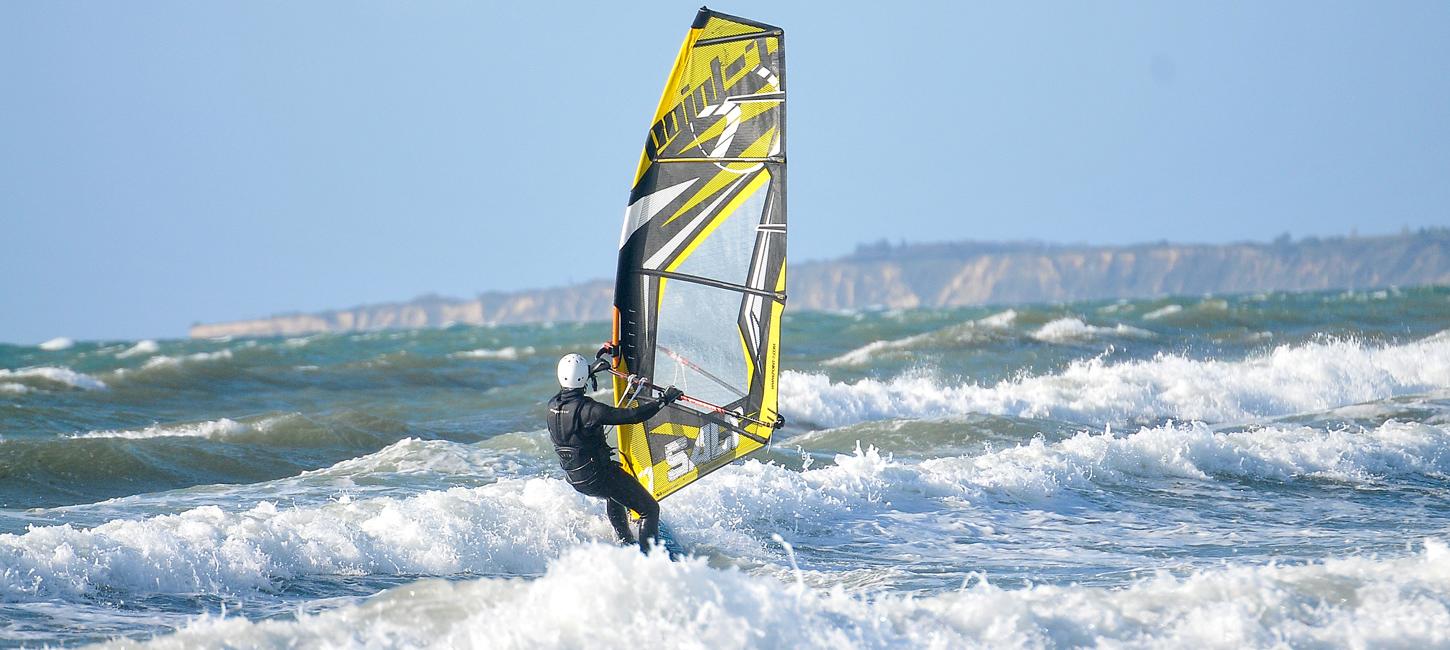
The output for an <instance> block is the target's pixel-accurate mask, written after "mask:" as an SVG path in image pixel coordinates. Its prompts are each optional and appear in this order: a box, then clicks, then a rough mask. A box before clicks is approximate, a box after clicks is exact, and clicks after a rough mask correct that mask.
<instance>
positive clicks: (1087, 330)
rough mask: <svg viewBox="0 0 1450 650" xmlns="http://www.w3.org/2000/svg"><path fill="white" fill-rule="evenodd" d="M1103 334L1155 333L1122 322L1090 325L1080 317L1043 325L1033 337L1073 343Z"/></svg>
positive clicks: (1143, 335) (1144, 335) (1145, 335)
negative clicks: (1111, 324) (1102, 325)
mask: <svg viewBox="0 0 1450 650" xmlns="http://www.w3.org/2000/svg"><path fill="white" fill-rule="evenodd" d="M1101 336H1120V337H1129V338H1150V337H1152V336H1153V333H1152V332H1149V331H1148V330H1145V329H1139V328H1137V327H1133V326H1131V325H1124V324H1122V323H1118V324H1117V325H1115V326H1113V327H1099V326H1097V325H1089V324H1087V323H1084V322H1083V321H1082V319H1079V318H1059V319H1057V320H1054V321H1051V322H1049V323H1047V324H1045V325H1043V326H1042V327H1040V328H1038V329H1037V331H1035V332H1033V333H1032V338H1034V339H1037V340H1039V341H1043V342H1045V343H1071V342H1076V341H1086V340H1091V339H1095V338H1098V337H1101Z"/></svg>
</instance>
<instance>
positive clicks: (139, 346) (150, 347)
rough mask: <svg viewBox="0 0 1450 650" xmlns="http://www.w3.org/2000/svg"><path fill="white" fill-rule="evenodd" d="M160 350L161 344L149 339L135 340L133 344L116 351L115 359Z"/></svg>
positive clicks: (153, 352)
mask: <svg viewBox="0 0 1450 650" xmlns="http://www.w3.org/2000/svg"><path fill="white" fill-rule="evenodd" d="M159 351H161V346H160V345H158V344H157V343H156V342H155V341H152V340H151V339H146V340H144V341H137V342H136V344H135V345H133V346H131V347H129V348H126V349H125V350H122V351H120V352H117V353H116V358H117V359H129V358H131V357H134V356H138V355H142V354H156V353H157V352H159Z"/></svg>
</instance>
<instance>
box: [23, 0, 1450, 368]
mask: <svg viewBox="0 0 1450 650" xmlns="http://www.w3.org/2000/svg"><path fill="white" fill-rule="evenodd" d="M696 6H697V5H695V4H693V3H669V2H629V3H580V4H578V5H577V6H556V5H554V4H553V3H479V2H416V3H402V2H395V3H377V2H307V3H284V2H207V3H194V2H128V3H101V2H91V3H83V2H6V3H0V106H3V108H0V233H3V235H0V237H3V238H0V274H3V278H4V280H3V284H0V341H11V342H22V343H33V342H36V341H40V340H44V339H48V338H50V337H54V336H69V337H74V338H81V339H91V338H137V337H167V336H183V335H184V334H185V330H186V327H187V326H188V325H189V324H190V323H192V322H196V321H216V320H229V319H237V318H247V317H257V316H265V315H268V314H271V313H276V312H281V311H289V310H315V309H323V308H330V307H346V306H351V305H355V304H359V303H366V302H377V301H385V300H401V299H408V298H411V297H414V296H417V295H419V294H422V293H426V292H440V293H443V294H446V295H455V296H470V295H473V294H474V293H476V292H479V291H487V290H509V289H520V288H531V287H541V286H551V285H559V284H566V283H571V282H576V281H582V280H587V279H592V278H601V277H608V276H610V275H611V274H612V272H613V268H614V246H615V245H616V243H617V237H618V233H619V222H620V219H621V218H622V215H623V208H624V202H625V198H626V194H627V190H628V183H629V181H630V180H631V179H632V174H633V171H634V165H635V163H636V161H637V159H638V155H639V149H640V145H641V144H642V142H643V137H644V133H645V129H646V127H647V126H648V124H647V123H648V118H649V117H650V115H651V114H652V111H653V110H654V105H655V103H656V102H657V100H658V97H659V93H660V89H661V87H662V85H663V83H664V77H665V74H666V73H667V72H668V66H669V65H670V63H671V62H672V60H673V56H674V53H675V51H676V50H677V49H678V46H679V42H680V40H681V38H683V36H684V33H685V30H686V28H687V27H688V25H689V22H690V20H691V19H692V17H693V15H694V11H695V8H696ZM715 8H717V9H719V10H721V11H727V12H730V13H736V14H740V15H744V16H750V17H754V18H758V19H760V20H764V21H767V22H772V23H774V24H777V25H780V26H782V27H784V28H785V29H786V34H787V60H788V66H789V74H790V77H789V84H790V85H789V92H790V119H791V123H790V132H789V137H790V144H789V150H790V156H791V158H790V165H791V172H790V182H791V186H790V210H791V217H790V218H791V228H792V232H791V243H790V245H791V256H792V258H793V259H796V260H810V259H822V258H828V257H834V256H837V255H841V254H845V253H848V252H850V251H851V250H852V249H853V248H854V246H855V245H856V244H858V243H861V242H868V241H875V240H880V239H883V238H885V239H890V240H893V241H896V240H908V241H936V240H958V239H984V240H1002V239H1039V240H1046V241H1054V242H1088V243H1106V244H1112V243H1130V242H1140V241H1151V240H1159V239H1168V240H1174V241H1193V242H1225V241H1234V240H1245V239H1251V240H1253V239H1257V240H1267V239H1271V238H1273V237H1274V236H1276V235H1278V234H1280V233H1282V232H1286V231H1287V232H1291V233H1293V234H1294V235H1295V236H1296V237H1297V236H1304V235H1334V234H1347V233H1349V232H1350V231H1351V230H1357V231H1358V232H1359V233H1361V234H1371V233H1390V232H1397V231H1399V230H1400V229H1401V228H1402V227H1405V226H1409V227H1411V228H1417V227H1421V226H1443V225H1447V224H1450V118H1447V116H1450V3H1445V2H1429V1H1425V2H1394V3H1370V2H1355V3H1342V2H1269V3H1263V2H1229V3H1177V2H1173V3H1161V2H1153V3H1150V2H1141V3H1117V2H1107V3H1068V2H1062V3H1005V2H1004V3H993V4H987V3H975V2H969V3H909V2H873V3H868V4H859V5H857V4H851V3H835V4H830V5H827V4H824V3H783V2H753V1H739V2H732V3H728V4H721V5H716V6H715Z"/></svg>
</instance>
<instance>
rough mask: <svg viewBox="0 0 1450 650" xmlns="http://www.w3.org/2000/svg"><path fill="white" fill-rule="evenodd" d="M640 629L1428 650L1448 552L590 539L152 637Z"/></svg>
mask: <svg viewBox="0 0 1450 650" xmlns="http://www.w3.org/2000/svg"><path fill="white" fill-rule="evenodd" d="M640 585H649V586H650V587H649V589H647V590H641V589H640ZM561 603H565V604H567V606H560V604H561ZM581 611H587V612H589V613H590V616H589V617H586V618H584V619H581V618H580V617H579V616H578V612H581ZM598 621H620V622H623V623H624V624H619V625H600V624H599V623H598ZM641 638H669V639H682V640H688V644H689V645H691V646H692V647H702V648H706V647H708V648H714V647H723V648H745V647H772V648H774V647H778V648H840V647H857V648H898V647H924V648H978V647H1022V648H1049V647H1064V646H1072V647H1078V646H1107V647H1119V646H1126V647H1143V648H1158V647H1167V648H1176V647H1202V648H1241V647H1271V646H1272V647H1278V646H1290V647H1297V646H1314V647H1318V646H1347V647H1377V646H1382V645H1387V646H1396V647H1401V646H1402V647H1428V646H1436V645H1444V644H1446V643H1447V642H1450V549H1447V547H1446V545H1445V544H1444V543H1443V542H1441V541H1439V540H1435V539H1426V540H1424V542H1423V546H1422V550H1420V551H1419V552H1418V553H1414V554H1410V555H1407V556H1404V557H1396V558H1389V559H1378V558H1371V557H1358V556H1351V557H1343V558H1331V559H1328V560H1325V561H1323V562H1319V563H1314V564H1306V565H1276V564H1268V565H1258V566H1229V567H1222V568H1213V569H1207V570H1202V571H1198V572H1195V573H1192V574H1189V575H1186V576H1174V575H1171V574H1168V573H1166V572H1163V573H1159V574H1156V575H1154V576H1153V577H1150V578H1146V579H1143V580H1140V581H1138V582H1135V583H1133V584H1131V585H1130V586H1128V587H1125V588H1120V589H1107V588H1100V587H1083V586H1076V585H1069V586H1052V585H1039V586H1028V587H1025V588H1020V589H1008V588H1003V587H1001V586H998V585H995V584H992V583H991V581H990V579H989V577H988V576H984V575H981V574H968V575H967V578H966V580H965V581H964V585H963V587H962V588H961V589H960V590H958V591H955V592H950V593H946V594H941V595H934V596H919V597H913V596H899V597H898V596H884V597H872V596H871V595H866V596H861V595H852V594H850V593H848V592H846V591H845V590H843V589H829V590H821V589H811V588H808V587H806V586H804V585H803V584H802V583H800V582H798V581H797V582H794V583H792V582H789V581H781V580H777V579H774V578H771V577H765V576H757V575H750V574H746V573H743V572H741V571H738V570H734V569H714V568H711V567H710V566H708V564H707V563H706V562H705V561H704V560H701V559H689V560H685V561H682V562H670V561H669V560H668V559H666V558H665V557H663V555H661V554H656V555H653V556H649V557H645V556H642V555H640V554H638V553H636V552H634V551H631V550H628V549H616V548H606V547H602V546H591V547H587V548H582V549H578V550H574V551H571V552H570V553H568V554H567V555H565V556H564V557H562V558H560V559H558V560H557V561H555V562H552V563H550V565H549V567H548V572H547V573H546V574H544V576H543V577H541V578H538V579H533V580H529V579H519V578H514V579H502V578H483V579H477V580H471V581H463V582H449V581H443V580H424V581H419V582H415V583H412V584H408V585H404V586H401V587H396V588H393V589H389V590H387V591H384V592H382V593H380V594H378V595H376V596H374V597H372V598H370V599H368V600H367V601H365V602H363V603H360V604H352V605H345V606H343V607H339V608H337V609H334V610H330V611H326V612H322V613H319V614H299V615H298V616H297V618H296V619H294V620H276V619H273V620H266V621H257V622H252V621H247V620H245V619H241V618H221V617H215V616H212V617H206V618H202V619H198V620H196V621H194V622H192V623H190V624H188V625H187V626H186V627H185V628H183V629H182V630H181V631H179V632H177V633H176V634H173V635H170V636H163V637H158V638H155V639H152V640H151V641H150V642H149V643H148V644H147V645H149V646H151V647H157V648H169V647H176V648H188V647H198V646H212V645H236V646H254V647H284V646H285V647H294V646H297V647H344V646H358V647H440V648H471V647H488V648H578V647H595V646H602V647H611V646H613V647H628V646H632V645H636V644H637V643H638V640H639V639H641Z"/></svg>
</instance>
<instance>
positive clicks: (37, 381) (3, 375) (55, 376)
mask: <svg viewBox="0 0 1450 650" xmlns="http://www.w3.org/2000/svg"><path fill="white" fill-rule="evenodd" d="M0 381H4V382H5V383H6V384H16V385H21V386H25V387H26V388H49V389H55V388H76V389H80V390H105V389H106V382H103V381H101V380H99V379H96V378H95V377H92V376H90V375H87V374H85V373H83V372H76V371H74V370H71V369H70V368H65V367H55V366H39V367H35V368H21V369H19V370H6V369H4V368H0ZM13 392H26V391H23V390H16V391H13Z"/></svg>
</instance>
